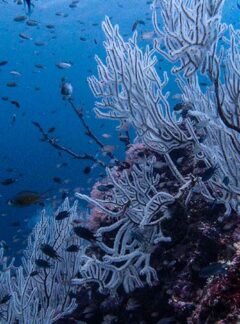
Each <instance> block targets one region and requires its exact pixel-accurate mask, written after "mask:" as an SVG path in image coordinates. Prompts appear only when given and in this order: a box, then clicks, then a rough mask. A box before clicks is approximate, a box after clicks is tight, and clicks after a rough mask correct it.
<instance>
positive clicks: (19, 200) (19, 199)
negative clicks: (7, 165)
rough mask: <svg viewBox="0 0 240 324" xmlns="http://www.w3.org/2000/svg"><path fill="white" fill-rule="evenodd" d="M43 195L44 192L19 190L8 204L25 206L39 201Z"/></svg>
mask: <svg viewBox="0 0 240 324" xmlns="http://www.w3.org/2000/svg"><path fill="white" fill-rule="evenodd" d="M43 197H44V194H41V193H38V192H34V191H21V192H19V193H17V194H16V196H15V197H13V199H10V200H9V201H8V204H9V205H12V206H16V207H27V206H31V205H34V204H38V203H40V202H41V201H42V198H43Z"/></svg>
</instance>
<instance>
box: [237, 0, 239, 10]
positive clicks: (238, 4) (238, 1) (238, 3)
mask: <svg viewBox="0 0 240 324" xmlns="http://www.w3.org/2000/svg"><path fill="white" fill-rule="evenodd" d="M237 7H238V9H240V0H237Z"/></svg>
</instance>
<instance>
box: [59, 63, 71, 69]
mask: <svg viewBox="0 0 240 324" xmlns="http://www.w3.org/2000/svg"><path fill="white" fill-rule="evenodd" d="M71 66H72V64H71V63H69V62H60V63H57V64H56V67H58V68H59V69H69V68H70V67H71Z"/></svg>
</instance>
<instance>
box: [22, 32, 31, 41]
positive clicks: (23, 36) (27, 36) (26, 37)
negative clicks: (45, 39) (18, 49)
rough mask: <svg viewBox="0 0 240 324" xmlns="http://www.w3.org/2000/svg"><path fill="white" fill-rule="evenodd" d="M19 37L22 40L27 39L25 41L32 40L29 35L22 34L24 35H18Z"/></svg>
mask: <svg viewBox="0 0 240 324" xmlns="http://www.w3.org/2000/svg"><path fill="white" fill-rule="evenodd" d="M19 37H20V38H22V39H27V40H30V39H32V38H31V37H30V36H29V35H27V34H24V33H20V34H19Z"/></svg>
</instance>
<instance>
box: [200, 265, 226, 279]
mask: <svg viewBox="0 0 240 324" xmlns="http://www.w3.org/2000/svg"><path fill="white" fill-rule="evenodd" d="M226 273H227V265H226V263H220V262H214V263H212V264H210V265H209V266H207V267H204V268H202V269H201V270H200V272H199V277H201V278H208V277H211V276H216V275H218V274H226Z"/></svg>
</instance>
